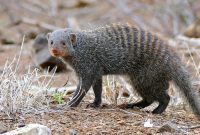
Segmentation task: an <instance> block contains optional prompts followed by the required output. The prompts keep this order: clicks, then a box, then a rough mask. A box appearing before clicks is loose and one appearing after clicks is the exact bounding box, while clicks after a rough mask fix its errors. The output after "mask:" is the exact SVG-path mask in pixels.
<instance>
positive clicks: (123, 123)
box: [0, 0, 200, 135]
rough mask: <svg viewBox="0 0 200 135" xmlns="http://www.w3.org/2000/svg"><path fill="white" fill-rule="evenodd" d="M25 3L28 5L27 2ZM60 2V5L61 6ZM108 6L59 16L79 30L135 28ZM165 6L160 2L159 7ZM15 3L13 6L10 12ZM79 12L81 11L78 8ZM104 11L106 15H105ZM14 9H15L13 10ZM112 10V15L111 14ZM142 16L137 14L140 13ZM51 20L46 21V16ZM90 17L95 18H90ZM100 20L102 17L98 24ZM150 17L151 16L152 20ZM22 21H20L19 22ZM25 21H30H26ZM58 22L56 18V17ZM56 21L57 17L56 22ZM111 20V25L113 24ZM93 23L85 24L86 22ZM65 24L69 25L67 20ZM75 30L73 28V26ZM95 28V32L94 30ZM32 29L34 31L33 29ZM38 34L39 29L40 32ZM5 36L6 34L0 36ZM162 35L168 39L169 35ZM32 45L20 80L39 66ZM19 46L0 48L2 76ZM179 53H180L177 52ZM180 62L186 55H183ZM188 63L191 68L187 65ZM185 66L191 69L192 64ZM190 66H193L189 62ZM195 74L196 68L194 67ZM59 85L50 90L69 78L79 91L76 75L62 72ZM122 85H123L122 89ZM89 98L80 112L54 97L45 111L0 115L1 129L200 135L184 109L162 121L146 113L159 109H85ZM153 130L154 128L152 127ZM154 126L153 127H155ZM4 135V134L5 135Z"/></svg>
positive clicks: (175, 108)
mask: <svg viewBox="0 0 200 135" xmlns="http://www.w3.org/2000/svg"><path fill="white" fill-rule="evenodd" d="M24 1H25V2H26V0H24ZM60 1H62V0H60ZM105 3H106V2H105V1H103V2H102V3H96V5H95V6H89V7H87V5H84V4H83V3H82V5H79V6H81V7H82V6H83V8H81V9H80V10H81V11H82V14H84V16H82V14H78V13H77V9H73V8H72V9H71V8H70V10H66V11H59V13H63V14H64V13H66V14H67V13H70V14H72V15H74V16H76V18H75V20H76V19H77V18H79V17H80V18H82V21H81V22H78V21H77V20H78V19H77V20H76V24H77V25H78V26H79V27H81V28H88V27H89V24H88V22H93V23H92V25H94V26H98V25H100V24H101V25H102V24H104V23H107V22H111V21H114V22H117V21H119V20H120V19H121V20H123V21H129V22H130V23H131V22H132V23H135V22H134V21H132V20H131V19H130V16H127V15H124V16H123V14H122V15H120V17H119V16H118V18H117V19H116V18H115V19H113V20H112V19H111V18H114V15H117V14H118V13H117V12H116V11H115V10H114V7H113V5H112V6H109V4H105ZM149 3H153V1H150V2H149ZM161 3H162V2H161ZM12 4H13V3H10V5H11V7H12ZM98 4H102V5H104V4H105V6H100V7H99V8H97V5H98ZM79 8H80V7H79ZM104 8H105V10H104ZM14 9H15V8H13V10H14ZM108 9H109V10H108ZM111 9H113V12H111ZM88 10H89V11H90V10H94V11H95V12H97V13H98V14H91V15H90V16H89V15H87V11H88ZM107 12H109V13H110V14H111V13H113V14H112V16H111V17H110V16H109V15H107V14H105V13H107ZM138 12H139V11H138ZM16 14H17V15H18V14H22V15H24V16H26V14H28V13H25V12H23V10H22V11H20V12H16ZM0 16H1V18H3V19H4V21H2V20H3V19H2V20H1V21H0V24H1V23H5V22H9V17H8V16H6V14H5V13H4V12H3V14H1V15H0ZM47 16H48V15H47ZM91 16H92V17H91ZM99 16H103V17H102V18H100V17H99ZM144 16H146V18H147V19H148V18H149V16H148V13H145V15H144ZM151 16H152V14H151ZM18 17H19V16H18ZM26 17H27V16H26ZM42 17H43V16H40V15H38V18H39V19H38V20H42V21H44V20H45V22H47V23H51V24H54V25H55V26H60V27H61V28H62V27H65V25H64V24H65V23H63V20H62V19H63V18H62V16H61V17H60V18H62V19H60V18H59V19H60V20H58V21H57V22H54V20H52V18H51V19H49V18H48V17H46V18H45V17H44V18H42ZM54 17H55V16H54ZM55 18H56V17H55ZM108 18H109V19H110V20H109V19H108ZM88 19H89V21H86V20H88ZM65 21H66V20H65ZM74 24H75V23H74ZM68 25H70V24H69V22H68V23H67V26H68ZM91 27H92V26H91ZM27 28H28V29H29V26H28V25H23V26H22V29H25V30H26V29H27ZM31 28H34V27H31ZM38 29H39V28H37V30H38ZM0 30H3V32H4V31H5V33H4V35H7V37H8V38H11V39H12V38H13V39H15V41H17V42H20V41H21V40H22V36H20V34H15V35H12V32H13V31H14V32H17V30H16V29H14V28H13V27H12V28H10V29H9V28H5V27H3V26H2V27H1V29H0ZM154 30H155V31H156V32H158V34H160V33H162V32H161V31H159V30H158V29H154ZM1 32H2V31H1ZM163 35H167V34H166V33H165V34H164V33H163ZM32 42H33V39H27V42H25V43H24V47H23V52H22V55H21V58H20V65H21V68H20V70H19V72H18V74H19V75H22V74H25V73H27V70H28V66H29V64H30V66H31V70H33V69H34V68H35V65H34V63H33V60H32V58H31V53H30V52H31V46H32ZM20 44H21V43H18V44H12V45H3V44H1V46H0V58H1V59H0V72H2V70H3V67H4V64H5V61H6V60H7V59H8V58H9V60H10V61H11V60H12V59H13V58H14V57H15V55H16V56H17V57H18V56H19V52H20V48H21V46H20ZM177 50H178V51H180V50H181V46H180V48H179V47H177ZM181 58H182V55H181ZM195 60H196V63H199V62H198V60H199V57H197V58H195ZM187 62H188V61H185V62H184V63H187ZM188 63H189V62H188ZM188 63H187V64H188ZM190 63H191V62H190ZM191 68H192V67H190V66H189V68H188V69H189V70H190V71H191V74H195V72H194V70H191ZM193 68H194V67H193ZM40 73H41V74H45V72H44V73H43V72H40ZM55 76H59V77H56V79H55V82H54V84H53V86H52V87H60V86H62V85H63V84H65V83H66V81H67V80H68V78H69V81H68V84H67V85H66V87H69V86H76V85H77V84H76V76H75V75H74V73H73V72H71V71H68V72H60V73H56V75H55ZM196 78H197V77H194V75H192V79H196ZM122 85H123V84H122ZM91 95H92V94H87V96H86V97H85V98H84V99H83V101H82V102H81V103H80V105H79V106H78V107H76V108H69V107H67V105H62V104H61V105H59V104H58V103H57V102H55V99H54V97H51V96H49V97H48V98H49V101H50V102H49V104H48V105H47V104H46V103H43V107H41V108H32V109H29V110H26V111H23V113H17V114H16V115H10V117H8V115H7V114H3V113H2V114H0V127H3V132H7V131H10V130H13V129H16V128H20V127H24V126H25V125H27V124H29V123H38V124H42V125H45V126H47V127H48V128H50V130H51V131H52V133H53V135H67V134H78V135H82V134H86V135H94V134H108V135H110V134H118V135H121V134H124V135H127V134H148V135H151V134H152V135H154V134H200V126H199V121H198V120H197V118H196V117H195V115H194V114H193V113H192V112H191V110H190V109H189V108H188V107H185V105H183V104H180V105H170V106H168V108H167V109H166V111H164V112H163V114H161V115H152V114H149V113H147V112H146V110H152V109H153V108H154V107H155V106H153V107H152V106H151V107H148V108H145V109H142V110H139V109H137V108H134V109H127V110H125V109H119V108H118V107H116V106H115V105H113V104H108V103H106V102H104V103H103V108H86V105H87V104H88V103H90V102H92V101H93V99H94V98H93V95H92V96H91ZM70 97H71V96H64V100H65V102H68V101H69V100H70ZM147 121H150V125H148V126H149V127H148V126H147V127H145V125H146V124H147V123H148V122H147ZM169 122H170V123H171V124H174V125H175V126H174V125H173V126H174V127H175V129H173V128H164V129H163V128H161V127H162V126H163V125H165V124H167V123H169ZM151 124H153V125H151ZM151 126H152V127H151ZM3 132H2V133H3Z"/></svg>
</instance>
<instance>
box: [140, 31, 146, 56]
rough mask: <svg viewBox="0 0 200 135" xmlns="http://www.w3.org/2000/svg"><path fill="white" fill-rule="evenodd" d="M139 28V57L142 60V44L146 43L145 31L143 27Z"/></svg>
mask: <svg viewBox="0 0 200 135" xmlns="http://www.w3.org/2000/svg"><path fill="white" fill-rule="evenodd" d="M140 30H141V34H140V35H141V36H140V58H141V59H142V60H143V58H144V46H145V44H146V35H145V34H146V31H145V30H143V29H140Z"/></svg>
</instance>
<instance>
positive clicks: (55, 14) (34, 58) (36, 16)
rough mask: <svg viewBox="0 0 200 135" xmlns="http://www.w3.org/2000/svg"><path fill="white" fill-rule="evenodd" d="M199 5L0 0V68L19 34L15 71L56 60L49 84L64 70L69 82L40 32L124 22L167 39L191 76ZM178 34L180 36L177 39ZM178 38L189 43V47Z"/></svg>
mask: <svg viewBox="0 0 200 135" xmlns="http://www.w3.org/2000/svg"><path fill="white" fill-rule="evenodd" d="M199 5H200V0H6V1H5V0H0V46H1V48H0V57H1V59H0V71H2V69H3V66H4V63H5V61H6V60H7V58H8V57H9V58H10V59H13V58H14V56H15V55H18V54H19V50H20V47H21V43H22V39H23V36H24V35H25V41H24V47H23V52H22V56H21V65H22V67H25V68H21V69H20V72H21V73H26V72H27V69H28V67H31V68H32V69H34V68H35V67H39V68H40V69H41V71H44V70H46V69H47V68H48V66H50V71H54V69H55V66H57V67H58V69H57V71H61V73H60V74H59V75H60V76H61V77H59V79H58V80H57V82H56V83H55V84H54V85H55V86H60V85H61V84H63V83H64V82H65V81H66V80H67V79H66V78H67V77H66V76H69V78H70V81H69V82H72V84H74V83H75V79H71V78H73V77H70V76H71V73H70V74H69V72H65V71H68V70H70V68H69V67H67V68H66V65H64V64H63V63H62V62H61V61H60V60H58V59H55V58H53V57H52V56H51V55H50V54H49V52H48V47H47V40H46V34H47V33H48V32H52V31H53V30H56V29H59V28H68V27H70V28H74V29H82V30H88V29H93V28H96V27H98V26H103V25H105V24H109V23H117V22H124V23H126V22H128V23H130V24H133V25H138V26H140V27H142V28H144V29H147V30H149V31H152V32H154V33H156V34H158V35H159V36H161V37H163V38H164V39H167V40H169V41H171V42H170V44H172V45H173V46H175V48H177V50H178V52H180V54H181V55H180V56H181V58H182V59H183V60H184V62H185V63H186V64H187V66H188V68H189V70H190V71H191V74H193V75H194V76H193V79H194V78H195V79H196V78H198V77H197V76H196V75H198V74H199V69H198V68H199V54H198V51H199V49H198V48H200V47H199V41H198V38H199V37H200V6H199ZM180 35H181V36H182V37H181V40H178V38H177V37H178V36H179V37H180ZM36 37H37V38H36ZM191 38H192V39H194V38H195V43H192V44H190V42H189V40H190V39H191ZM182 41H184V42H185V41H186V42H187V43H188V45H189V48H192V49H191V50H190V51H189V52H188V49H187V46H185V45H184V43H182ZM193 49H194V50H193ZM191 56H192V57H193V58H191ZM72 76H74V75H72ZM63 80H64V81H63Z"/></svg>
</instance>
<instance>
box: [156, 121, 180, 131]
mask: <svg viewBox="0 0 200 135" xmlns="http://www.w3.org/2000/svg"><path fill="white" fill-rule="evenodd" d="M158 131H159V132H160V133H163V132H171V133H173V132H177V131H178V127H177V125H176V124H174V123H171V122H167V123H166V124H165V125H163V126H161V127H160V128H159V129H158Z"/></svg>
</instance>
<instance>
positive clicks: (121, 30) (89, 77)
mask: <svg viewBox="0 0 200 135" xmlns="http://www.w3.org/2000/svg"><path fill="white" fill-rule="evenodd" d="M47 39H48V44H49V50H50V53H51V54H52V55H53V56H54V57H61V58H62V59H63V60H64V61H65V62H67V63H69V64H70V65H71V66H72V67H73V68H74V70H75V72H76V73H77V76H78V79H79V84H78V86H77V89H76V92H75V94H74V96H73V99H72V100H71V101H70V102H69V105H70V106H71V107H75V106H77V105H78V104H79V103H80V101H81V100H82V98H83V97H84V96H85V94H86V93H87V92H88V90H89V89H90V87H91V86H92V87H93V90H94V94H95V99H94V102H93V103H90V104H88V106H92V107H98V106H99V105H100V104H101V96H102V76H103V75H109V74H114V75H127V76H128V77H129V78H130V81H131V83H132V86H133V88H134V89H135V90H136V91H137V93H138V94H139V95H140V96H141V97H142V98H143V100H142V101H140V102H137V103H130V104H128V105H127V108H133V107H134V106H138V107H140V108H144V107H146V106H149V105H150V104H152V103H153V102H154V101H158V103H159V105H158V107H157V108H155V109H154V110H153V111H152V113H153V114H160V113H162V112H163V111H164V110H165V109H166V107H167V105H168V103H169V100H170V96H169V95H168V94H167V89H168V88H169V83H170V82H174V83H175V84H176V85H177V86H178V87H179V88H180V91H181V92H182V93H183V95H185V99H187V101H188V102H189V104H190V106H191V107H192V109H193V111H194V113H195V114H196V115H197V117H198V118H199V119H200V104H199V101H198V98H197V97H196V96H195V94H194V91H193V89H192V86H191V81H190V77H189V74H188V72H187V70H186V68H185V67H184V66H183V64H182V62H181V60H180V58H179V57H178V55H177V53H176V52H175V51H174V50H173V49H172V47H170V46H169V45H168V43H167V42H166V41H164V40H163V39H161V38H159V37H158V36H156V35H155V34H152V33H151V32H149V31H146V30H144V29H142V28H140V27H137V26H132V25H130V24H110V25H106V26H105V27H99V28H96V29H93V30H83V31H82V30H74V29H70V28H66V29H60V30H55V31H53V32H52V33H48V34H47Z"/></svg>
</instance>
